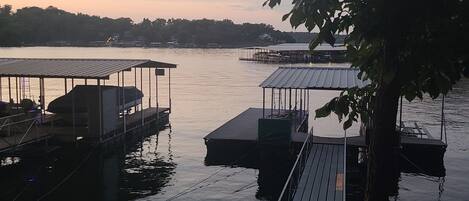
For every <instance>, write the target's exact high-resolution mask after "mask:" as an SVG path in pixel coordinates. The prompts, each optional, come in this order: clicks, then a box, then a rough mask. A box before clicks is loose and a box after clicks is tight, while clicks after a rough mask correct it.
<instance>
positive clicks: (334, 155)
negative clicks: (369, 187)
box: [293, 144, 344, 201]
mask: <svg viewBox="0 0 469 201" xmlns="http://www.w3.org/2000/svg"><path fill="white" fill-rule="evenodd" d="M343 182H344V146H343V145H334V144H314V145H313V146H312V147H311V151H310V153H309V156H308V160H307V161H306V165H305V169H304V170H303V174H302V176H301V178H300V182H299V184H298V188H297V190H296V193H295V196H294V197H293V200H294V201H306V200H307V201H309V200H318V201H339V200H343V196H344V183H343Z"/></svg>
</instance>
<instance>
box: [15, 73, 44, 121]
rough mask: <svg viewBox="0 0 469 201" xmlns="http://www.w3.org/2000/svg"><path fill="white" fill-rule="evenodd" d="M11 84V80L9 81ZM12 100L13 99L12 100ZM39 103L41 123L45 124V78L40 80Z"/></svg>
mask: <svg viewBox="0 0 469 201" xmlns="http://www.w3.org/2000/svg"><path fill="white" fill-rule="evenodd" d="M8 82H9V80H8ZM10 99H11V98H10ZM39 101H40V102H41V123H42V122H44V113H45V108H44V107H45V103H44V101H45V100H44V78H39Z"/></svg>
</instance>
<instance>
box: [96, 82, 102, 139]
mask: <svg viewBox="0 0 469 201" xmlns="http://www.w3.org/2000/svg"><path fill="white" fill-rule="evenodd" d="M96 83H97V85H98V114H99V115H98V116H99V143H101V142H102V141H103V121H102V116H103V108H102V97H101V94H102V92H101V79H97V80H96Z"/></svg>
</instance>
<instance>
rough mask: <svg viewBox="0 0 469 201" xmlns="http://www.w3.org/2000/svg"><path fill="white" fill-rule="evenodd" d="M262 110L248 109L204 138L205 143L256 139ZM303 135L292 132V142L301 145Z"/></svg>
mask: <svg viewBox="0 0 469 201" xmlns="http://www.w3.org/2000/svg"><path fill="white" fill-rule="evenodd" d="M269 111H270V110H269ZM262 116H263V115H262V108H249V109H247V110H245V111H244V112H242V113H241V114H239V115H238V116H236V117H235V118H233V119H231V120H230V121H228V122H226V123H225V124H223V125H222V126H220V127H219V128H217V129H216V130H214V131H213V132H211V133H210V134H208V135H207V136H205V137H204V139H205V140H206V141H216V140H224V141H251V142H256V141H257V138H258V133H257V131H258V129H259V128H258V120H259V119H261V118H262ZM305 138H306V134H305V133H301V132H292V135H291V139H292V142H298V143H303V142H304V140H305Z"/></svg>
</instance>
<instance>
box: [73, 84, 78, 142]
mask: <svg viewBox="0 0 469 201" xmlns="http://www.w3.org/2000/svg"><path fill="white" fill-rule="evenodd" d="M73 84H74V83H73V79H72V89H73ZM72 128H73V136H74V139H73V141H74V142H75V146H76V145H77V132H76V130H75V128H76V127H75V91H73V90H72Z"/></svg>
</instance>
